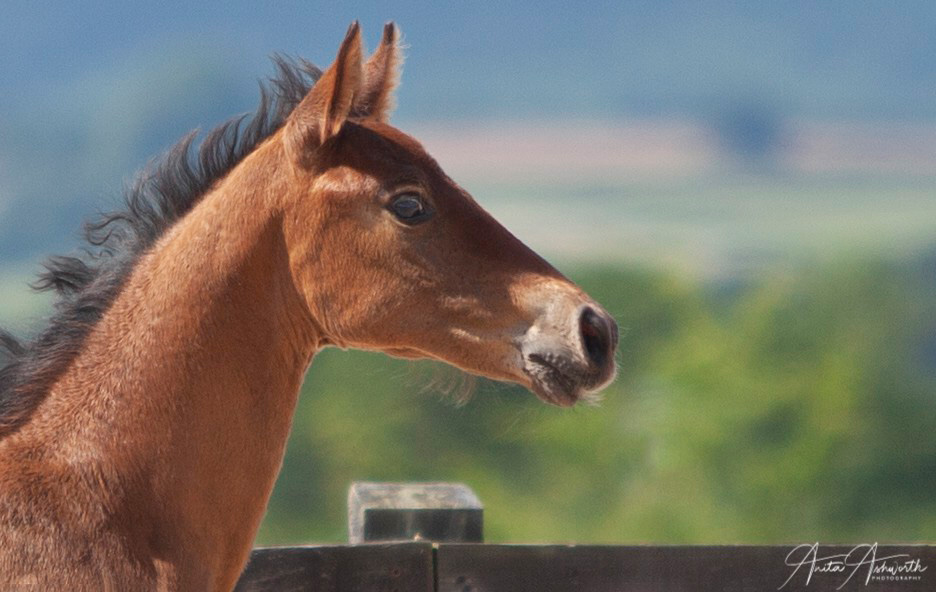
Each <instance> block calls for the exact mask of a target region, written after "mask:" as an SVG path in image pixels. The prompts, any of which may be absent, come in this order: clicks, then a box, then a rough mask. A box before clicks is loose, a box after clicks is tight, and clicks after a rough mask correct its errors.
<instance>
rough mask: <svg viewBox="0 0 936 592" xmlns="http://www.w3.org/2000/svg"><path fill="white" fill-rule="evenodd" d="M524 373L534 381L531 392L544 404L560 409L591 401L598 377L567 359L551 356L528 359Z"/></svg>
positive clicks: (537, 356)
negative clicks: (592, 390)
mask: <svg viewBox="0 0 936 592" xmlns="http://www.w3.org/2000/svg"><path fill="white" fill-rule="evenodd" d="M525 362H526V363H525V364H524V369H523V371H524V373H525V374H526V375H527V376H528V377H529V378H530V381H531V389H532V390H533V392H534V393H536V396H538V397H539V398H540V399H542V400H543V401H545V402H547V403H550V404H552V405H556V406H558V407H572V406H573V405H575V404H576V403H578V402H580V401H591V400H592V399H593V398H594V397H593V395H592V394H591V389H592V388H594V387H595V386H596V384H595V382H596V381H595V377H594V376H592V375H591V373H589V372H586V371H583V370H582V369H581V368H580V367H579V366H578V365H577V364H575V363H574V362H572V361H571V360H569V359H567V358H563V357H560V356H558V355H554V354H549V353H531V354H529V355H527V356H526V360H525Z"/></svg>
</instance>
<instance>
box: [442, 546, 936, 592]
mask: <svg viewBox="0 0 936 592" xmlns="http://www.w3.org/2000/svg"><path fill="white" fill-rule="evenodd" d="M794 548H795V546H792V545H791V546H555V545H537V546H510V545H439V547H438V549H437V551H436V573H437V581H438V587H437V589H436V591H437V592H559V591H563V592H566V591H579V590H581V591H587V592H696V591H698V592H714V591H721V592H762V591H763V592H766V591H772V590H791V591H800V590H808V591H812V592H824V591H827V590H828V591H832V590H866V591H868V592H871V591H888V592H889V591H895V592H898V591H899V592H923V591H929V592H932V591H933V590H936V547H934V546H899V547H893V546H881V547H878V548H877V551H876V557H877V559H878V561H877V562H875V563H874V566H871V565H869V564H864V565H851V566H844V567H842V571H838V570H837V569H836V570H834V571H832V572H825V571H823V572H819V571H817V572H814V573H812V574H811V577H810V578H809V582H808V583H807V577H808V576H809V575H810V565H811V562H809V563H805V564H803V565H802V566H801V567H799V569H798V570H796V572H795V573H794V570H795V568H796V564H797V563H799V562H800V561H804V560H807V559H809V558H810V555H809V551H810V550H809V549H808V548H806V547H805V546H804V547H802V548H800V549H798V550H796V551H794ZM870 551H871V546H870V545H864V546H861V545H859V546H826V545H822V546H820V547H819V548H818V549H817V553H816V558H817V563H816V566H817V568H819V569H824V568H825V566H827V565H834V564H835V561H836V560H834V559H828V560H824V559H823V558H825V557H829V556H834V555H843V556H844V555H848V554H849V553H851V554H850V555H849V556H848V557H849V558H848V561H849V562H850V563H853V564H854V563H858V562H861V561H862V560H864V561H866V562H870V560H871V557H870V555H869V553H870ZM791 552H792V553H793V554H792V555H791ZM893 555H907V557H898V558H892V559H888V560H886V561H885V562H882V558H884V557H890V556H893ZM915 560H918V561H919V563H918V565H919V567H918V568H916V569H909V568H908V569H907V571H913V572H914V573H906V572H904V573H902V574H898V575H901V576H906V578H905V579H899V580H898V579H891V578H890V577H889V576H888V574H886V573H883V570H882V573H879V574H877V575H878V576H879V578H875V576H874V575H873V574H872V576H871V578H870V580H869V581H868V580H867V576H868V570H869V568H871V569H873V567H878V568H881V566H886V568H887V569H889V568H894V569H896V568H897V567H898V566H899V565H900V566H907V565H908V564H907V563H906V562H907V561H915ZM789 562H793V563H794V565H787V563H789ZM920 570H922V571H920ZM849 576H851V577H850V579H849ZM840 586H841V587H840Z"/></svg>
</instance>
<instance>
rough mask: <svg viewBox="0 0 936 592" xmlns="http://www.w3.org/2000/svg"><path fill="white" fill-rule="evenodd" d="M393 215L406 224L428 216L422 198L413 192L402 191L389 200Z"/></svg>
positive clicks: (420, 220)
mask: <svg viewBox="0 0 936 592" xmlns="http://www.w3.org/2000/svg"><path fill="white" fill-rule="evenodd" d="M390 211H391V212H393V215H394V216H396V217H397V218H399V219H400V220H401V221H402V222H405V223H407V224H416V223H417V222H422V221H423V220H425V219H426V218H428V217H429V212H428V210H427V209H426V206H425V204H424V203H423V200H422V198H420V197H419V196H418V195H416V194H413V193H404V194H402V195H399V196H397V197H396V198H395V199H394V200H393V201H392V202H390Z"/></svg>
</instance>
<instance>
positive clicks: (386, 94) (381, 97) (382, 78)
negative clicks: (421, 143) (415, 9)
mask: <svg viewBox="0 0 936 592" xmlns="http://www.w3.org/2000/svg"><path fill="white" fill-rule="evenodd" d="M401 53H402V52H401V50H400V45H399V32H398V30H397V28H396V25H394V24H393V22H389V23H387V24H386V25H384V30H383V37H382V38H381V40H380V47H378V48H377V50H376V51H375V52H374V53H373V55H371V57H370V59H368V60H367V64H366V65H365V66H364V85H363V87H362V88H361V93H360V94H359V95H358V97H357V98H356V99H355V100H354V108H353V111H352V113H353V114H354V116H356V117H367V118H371V119H376V120H378V121H382V122H386V121H388V120H389V119H390V113H391V112H392V111H393V107H394V94H393V93H394V91H395V90H396V87H397V83H398V82H399V79H400V66H401V65H402V62H403V56H402V55H401Z"/></svg>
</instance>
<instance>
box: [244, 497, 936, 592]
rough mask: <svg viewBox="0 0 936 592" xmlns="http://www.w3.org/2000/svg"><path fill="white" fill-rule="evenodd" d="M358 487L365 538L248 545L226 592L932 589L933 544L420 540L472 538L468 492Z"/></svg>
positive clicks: (355, 508)
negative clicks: (391, 512)
mask: <svg viewBox="0 0 936 592" xmlns="http://www.w3.org/2000/svg"><path fill="white" fill-rule="evenodd" d="M356 487H357V488H359V489H358V490H357V491H355V488H356ZM360 487H364V488H365V489H367V488H369V487H373V485H371V484H363V485H357V484H356V485H355V486H354V487H352V493H351V495H350V496H349V499H350V500H351V501H352V503H351V505H350V508H349V515H350V517H351V524H352V527H351V528H352V532H355V529H356V532H357V533H358V534H357V535H355V534H352V537H364V538H363V539H359V540H362V541H363V542H361V543H360V544H354V545H335V546H315V547H284V548H269V549H257V550H255V551H254V552H253V554H252V555H251V559H250V562H249V563H248V565H247V568H246V570H245V571H244V574H243V575H242V577H241V579H240V582H239V583H238V585H237V588H236V590H237V591H238V592H268V591H270V592H272V591H277V592H306V591H308V592H560V591H561V592H570V591H583V592H694V591H699V592H718V591H721V592H768V591H774V590H778V591H787V590H789V591H816V592H825V591H833V590H836V591H837V590H862V591H868V592H923V591H927V592H933V591H936V545H877V544H876V543H873V542H872V543H864V544H856V545H824V544H823V545H820V544H818V543H808V544H802V545H775V546H757V545H742V546H675V545H674V546H657V545H638V546H632V545H624V546H613V545H492V544H483V543H478V542H472V543H462V542H432V541H419V540H418V539H421V538H425V537H423V536H422V533H421V532H420V531H419V529H420V528H423V529H426V530H427V531H431V532H435V533H437V534H438V535H439V536H441V537H442V538H443V540H446V541H451V540H453V536H452V533H453V532H454V533H456V534H458V533H460V534H459V536H461V537H463V538H465V539H467V540H477V538H476V537H478V535H479V534H480V527H481V523H480V520H481V516H480V509H481V508H480V503H479V502H477V498H476V497H474V495H473V493H470V490H467V491H468V493H465V491H464V489H460V490H458V491H448V492H446V491H444V487H447V486H445V485H441V484H431V485H428V486H427V485H400V486H390V488H391V489H390V493H389V494H388V495H387V496H386V499H385V498H381V499H377V498H380V496H376V497H375V496H374V495H371V493H373V491H375V490H374V489H370V490H369V491H363V492H362V491H361V490H360ZM378 487H380V488H383V489H380V490H379V491H381V492H382V495H383V494H385V493H387V487H388V485H387V484H380V485H379V486H378ZM427 487H428V488H429V489H428V490H426V491H421V490H420V488H427ZM457 487H462V488H463V486H457ZM393 488H397V489H393ZM414 488H415V489H414ZM439 488H443V489H439ZM465 489H466V488H465ZM427 491H428V493H427ZM414 492H415V493H414ZM469 494H470V495H469ZM401 500H402V501H401ZM463 506H464V507H463ZM432 507H435V508H436V509H437V510H439V512H440V513H439V514H438V515H437V516H433V510H432ZM389 508H396V509H398V510H399V511H400V512H401V515H400V516H399V517H398V519H396V520H389V521H388V520H387V515H386V512H387V511H388V509H389ZM372 511H373V514H372V513H371V512H372ZM371 518H373V520H371ZM440 524H447V525H450V530H449V532H447V533H446V532H441V530H440V527H439V525H440ZM388 525H389V526H388ZM387 528H397V529H399V532H398V535H399V538H410V539H417V541H416V542H379V543H374V542H368V541H372V540H381V541H385V540H387V539H388V538H389V537H392V536H393V532H389V531H387V530H386V529H387ZM365 533H370V534H367V535H366V536H365ZM356 540H357V539H356Z"/></svg>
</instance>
